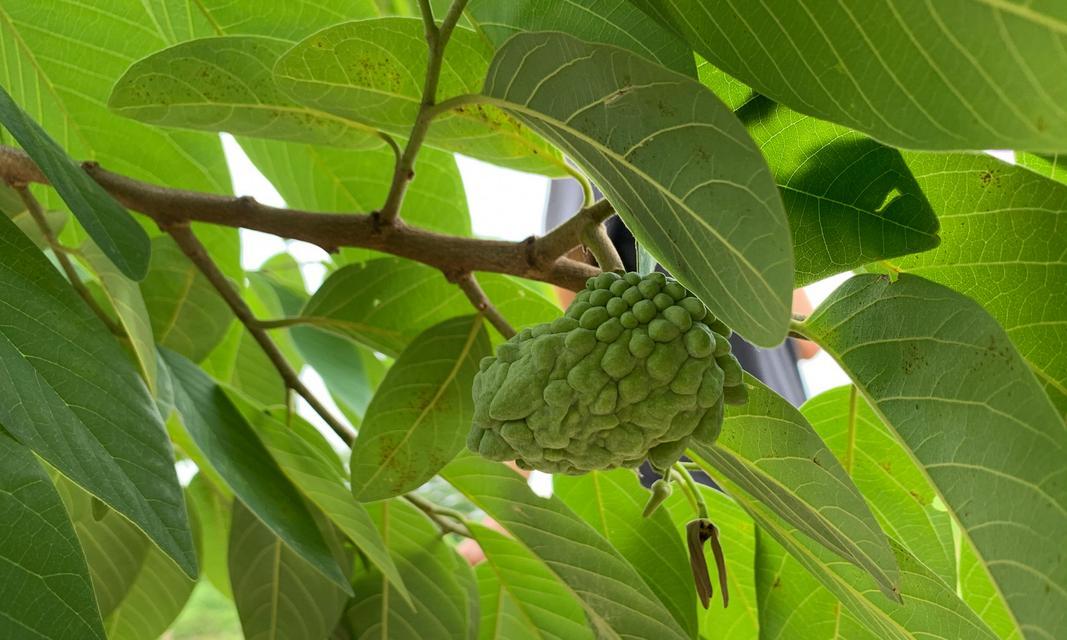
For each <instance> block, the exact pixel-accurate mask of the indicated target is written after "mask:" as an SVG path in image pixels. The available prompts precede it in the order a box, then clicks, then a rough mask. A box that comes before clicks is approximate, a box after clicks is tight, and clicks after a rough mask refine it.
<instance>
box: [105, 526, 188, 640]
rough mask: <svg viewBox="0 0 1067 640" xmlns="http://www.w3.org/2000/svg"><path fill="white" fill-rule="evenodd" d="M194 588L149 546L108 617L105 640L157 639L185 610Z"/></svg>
mask: <svg viewBox="0 0 1067 640" xmlns="http://www.w3.org/2000/svg"><path fill="white" fill-rule="evenodd" d="M195 586H196V581H195V580H190V579H189V577H188V576H186V575H185V574H184V573H182V572H181V570H179V569H178V567H177V566H175V565H174V563H173V562H171V561H170V559H169V558H167V557H166V556H165V555H163V553H162V552H161V551H159V550H158V549H157V548H155V547H149V548H148V551H147V553H146V554H145V557H144V560H143V561H142V562H141V565H140V567H138V572H137V575H136V577H135V580H134V582H133V584H132V585H131V586H130V589H129V591H127V592H126V596H125V597H124V598H123V600H122V602H120V603H119V604H118V606H117V607H116V608H115V610H114V611H112V612H111V614H110V615H108V616H107V619H106V620H105V621H104V626H105V627H107V637H108V640H143V639H144V638H157V637H159V636H160V635H162V634H163V632H165V631H166V630H167V628H168V627H170V625H171V623H172V622H174V620H175V618H177V617H178V614H180V613H181V612H182V609H184V608H185V603H186V601H188V600H189V596H190V595H191V594H192V592H193V587H195Z"/></svg>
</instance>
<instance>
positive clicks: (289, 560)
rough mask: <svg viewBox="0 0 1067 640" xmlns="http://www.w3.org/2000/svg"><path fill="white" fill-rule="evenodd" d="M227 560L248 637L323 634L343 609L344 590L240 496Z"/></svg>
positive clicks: (268, 639)
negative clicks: (291, 547) (325, 575)
mask: <svg viewBox="0 0 1067 640" xmlns="http://www.w3.org/2000/svg"><path fill="white" fill-rule="evenodd" d="M229 565H230V579H231V581H232V584H233V601H234V603H235V604H236V605H237V613H238V614H239V615H240V617H241V629H242V631H244V637H245V638H247V639H248V640H274V639H275V638H309V639H310V638H325V637H327V635H328V634H329V633H330V631H331V630H332V629H333V628H334V626H335V625H336V624H337V620H338V619H340V617H341V613H342V611H344V606H345V599H346V598H345V592H344V591H342V590H341V589H339V588H338V586H337V585H336V584H334V583H333V582H332V581H330V580H327V579H326V578H325V577H323V575H322V573H321V571H319V570H318V569H317V568H316V567H314V566H312V565H311V564H309V563H308V562H307V561H305V560H304V559H303V558H301V557H300V556H299V555H298V554H296V553H294V552H293V551H292V550H291V549H290V548H289V546H287V544H286V543H285V542H283V541H282V539H281V538H279V537H278V536H277V535H275V533H274V531H273V530H272V528H271V527H269V526H267V525H266V524H265V523H263V522H262V521H260V519H259V518H257V517H256V515H255V514H254V513H252V510H251V509H249V508H248V507H246V506H245V505H244V503H242V502H240V501H235V502H234V508H233V523H232V524H231V527H230V548H229Z"/></svg>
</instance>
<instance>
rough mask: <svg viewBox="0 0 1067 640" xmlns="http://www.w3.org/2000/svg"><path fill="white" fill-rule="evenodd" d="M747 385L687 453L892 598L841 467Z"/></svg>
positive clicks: (791, 413) (774, 402)
mask: <svg viewBox="0 0 1067 640" xmlns="http://www.w3.org/2000/svg"><path fill="white" fill-rule="evenodd" d="M746 383H747V386H748V391H749V399H748V403H747V404H744V405H739V406H738V405H729V408H728V409H727V410H726V417H725V419H724V420H723V426H722V434H721V435H720V436H719V439H718V440H717V441H716V442H715V444H714V445H712V446H708V445H706V444H703V443H698V442H694V443H693V450H694V451H696V452H697V454H699V456H700V457H701V458H702V459H704V460H706V461H707V462H708V463H709V464H711V465H712V466H713V467H714V468H715V469H716V471H717V472H718V473H716V474H714V477H715V479H716V480H718V481H722V480H729V481H730V483H731V484H732V485H735V486H739V487H741V488H742V489H743V490H744V491H745V492H746V493H747V494H750V495H751V496H752V498H754V499H756V500H759V501H760V502H761V503H763V504H765V505H767V507H768V508H769V509H771V511H773V512H774V513H775V514H777V516H779V517H781V518H782V519H783V520H785V521H786V522H788V523H789V524H790V525H792V526H793V527H796V528H797V529H799V530H800V531H803V532H804V534H805V535H807V536H810V537H811V539H812V540H814V541H815V542H816V543H818V544H820V545H822V546H824V547H825V548H827V549H829V550H830V551H832V552H833V553H835V554H837V555H839V556H840V557H841V558H844V559H845V560H847V561H849V562H851V563H853V564H855V565H856V566H857V567H860V568H862V569H863V570H864V571H866V572H867V573H869V574H870V575H871V577H872V578H874V581H875V582H876V583H877V585H878V587H879V588H880V589H881V590H882V592H883V593H884V594H885V595H886V596H887V597H888V598H892V599H899V584H898V582H899V581H898V576H897V566H896V560H895V559H894V557H893V552H892V550H891V549H890V548H889V543H888V541H887V540H886V537H885V534H884V533H883V532H882V530H881V528H880V527H879V526H878V523H877V522H876V521H875V519H874V516H873V515H872V514H871V511H870V509H869V508H868V507H867V503H866V502H865V501H864V499H863V496H862V495H860V492H859V490H858V489H857V488H856V486H855V485H854V484H852V480H851V479H850V478H849V477H848V474H847V473H846V472H845V470H844V468H842V467H841V464H840V463H838V461H837V459H836V458H834V455H833V453H831V452H830V450H829V449H828V448H827V446H826V443H824V442H823V441H822V439H821V438H819V435H818V434H817V433H815V430H814V429H812V427H811V425H810V424H808V421H807V420H805V419H804V416H803V415H801V414H800V412H799V411H797V410H796V409H795V408H793V406H792V405H790V404H789V403H788V402H787V401H786V400H785V399H783V398H782V397H781V396H779V395H778V394H776V393H775V392H773V391H771V390H770V389H768V388H767V387H765V386H764V385H763V384H762V383H760V382H759V381H757V380H755V379H754V378H752V377H749V376H747V375H746ZM731 495H733V496H734V498H735V499H738V498H739V497H738V496H737V495H736V494H735V493H733V492H731ZM772 533H773V531H772Z"/></svg>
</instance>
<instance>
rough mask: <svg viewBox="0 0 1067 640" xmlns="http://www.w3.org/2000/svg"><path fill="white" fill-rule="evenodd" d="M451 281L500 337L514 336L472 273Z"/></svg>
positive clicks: (511, 329) (510, 327)
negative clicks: (494, 328)
mask: <svg viewBox="0 0 1067 640" xmlns="http://www.w3.org/2000/svg"><path fill="white" fill-rule="evenodd" d="M452 281H453V282H455V283H456V284H457V285H458V286H459V288H460V289H462V290H463V293H465V294H467V299H468V300H470V301H471V304H472V305H474V308H475V309H477V310H478V312H479V313H481V314H482V315H483V316H485V317H486V319H487V320H489V322H490V323H492V325H493V326H494V327H496V330H497V331H499V332H500V335H502V336H504V337H505V338H510V337H512V336H513V335H515V329H514V328H512V326H511V325H510V324H508V321H507V319H506V318H504V316H502V315H501V314H500V311H499V310H498V309H497V308H496V307H495V306H494V305H493V303H492V302H491V301H490V300H489V297H488V296H487V295H485V291H483V290H482V288H481V286H479V285H478V281H477V280H475V279H474V274H473V273H470V272H467V273H463V274H461V275H459V276H457V277H456V278H454V279H453V280H452Z"/></svg>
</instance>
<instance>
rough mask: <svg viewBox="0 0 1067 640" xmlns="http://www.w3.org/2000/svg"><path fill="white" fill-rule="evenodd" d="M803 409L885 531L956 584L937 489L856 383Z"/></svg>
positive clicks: (953, 557) (947, 519)
mask: <svg viewBox="0 0 1067 640" xmlns="http://www.w3.org/2000/svg"><path fill="white" fill-rule="evenodd" d="M800 411H801V413H803V414H804V417H805V418H807V419H808V420H809V421H810V422H811V426H812V427H813V428H814V429H815V431H816V432H817V433H818V434H819V435H820V436H822V439H823V441H824V442H826V445H827V446H828V447H829V448H830V450H831V451H833V452H834V455H835V456H837V459H838V460H840V461H841V464H842V466H843V467H844V468H845V471H847V472H848V474H849V475H850V476H851V477H852V481H853V482H855V483H856V486H857V487H858V488H859V490H860V491H862V492H863V496H864V497H865V498H866V499H867V504H868V505H870V507H871V510H872V511H873V512H874V515H875V517H876V518H877V519H878V524H880V525H881V526H882V529H884V530H885V532H886V533H887V534H888V535H889V536H891V537H892V538H893V539H894V540H896V541H897V542H899V543H900V544H902V545H904V546H906V547H907V548H908V551H910V552H911V554H912V555H913V556H915V557H916V558H917V559H918V560H919V561H920V562H922V563H923V564H925V565H926V566H927V567H928V568H929V569H930V570H931V571H932V572H933V573H935V574H936V575H937V576H938V577H940V578H941V580H942V581H944V582H945V583H946V584H954V583H955V582H956V551H955V545H954V544H953V541H952V526H951V518H950V517H949V515H948V513H946V512H945V511H944V510H941V509H938V508H937V507H935V506H934V500H935V498H936V497H937V493H936V492H935V491H934V488H933V487H931V486H930V482H929V481H928V480H927V479H926V476H925V475H923V473H922V471H921V470H920V469H919V468H918V467H916V466H915V463H914V462H913V461H912V459H911V457H910V455H909V454H908V452H907V451H906V450H905V449H904V448H903V447H902V446H901V445H900V443H899V442H897V440H896V438H895V437H894V436H893V434H892V433H891V432H890V431H889V430H888V429H887V428H886V426H885V425H884V424H883V423H882V421H881V420H880V419H879V418H878V416H877V415H876V414H875V413H874V411H873V410H872V409H871V407H870V405H869V404H868V403H867V401H866V400H865V399H864V398H863V397H860V396H859V394H858V392H857V391H855V387H851V386H846V387H838V388H836V389H832V390H830V391H827V392H825V393H822V394H819V395H818V396H816V397H814V398H812V399H811V400H808V401H807V402H805V403H804V406H803V407H801V409H800Z"/></svg>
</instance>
